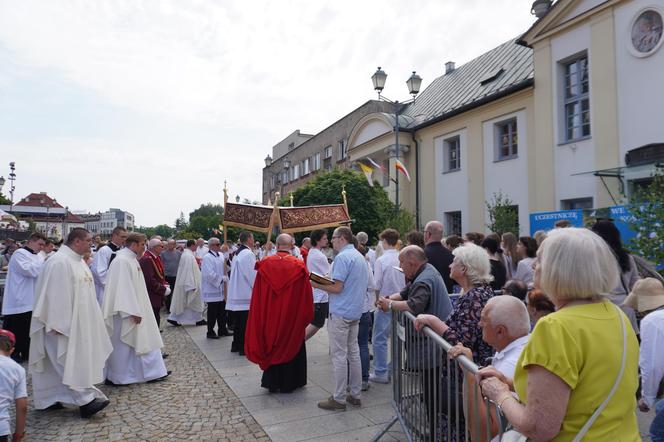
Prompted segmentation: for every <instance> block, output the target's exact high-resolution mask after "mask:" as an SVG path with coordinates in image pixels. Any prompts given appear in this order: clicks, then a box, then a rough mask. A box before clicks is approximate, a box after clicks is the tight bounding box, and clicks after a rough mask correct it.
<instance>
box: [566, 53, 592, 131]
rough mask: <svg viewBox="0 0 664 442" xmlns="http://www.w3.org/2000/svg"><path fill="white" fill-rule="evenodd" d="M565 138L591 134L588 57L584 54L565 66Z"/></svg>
mask: <svg viewBox="0 0 664 442" xmlns="http://www.w3.org/2000/svg"><path fill="white" fill-rule="evenodd" d="M563 67H564V86H565V100H564V106H565V140H566V141H571V140H576V139H579V138H584V137H589V136H590V98H589V96H588V95H589V90H590V88H589V80H588V57H587V56H583V57H581V58H578V59H576V60H574V61H572V62H569V63H566V64H565V65H564V66H563Z"/></svg>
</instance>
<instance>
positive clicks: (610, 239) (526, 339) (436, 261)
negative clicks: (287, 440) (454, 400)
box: [0, 220, 664, 441]
mask: <svg viewBox="0 0 664 442" xmlns="http://www.w3.org/2000/svg"><path fill="white" fill-rule="evenodd" d="M330 233H331V236H329V237H328V235H330ZM376 239H377V243H376V245H375V246H374V247H370V246H369V242H370V241H369V237H368V235H366V234H365V233H364V232H359V233H357V234H356V235H354V234H353V232H352V231H351V229H350V228H349V227H343V226H342V227H337V228H336V229H334V230H333V231H332V232H329V231H327V230H325V229H319V230H314V231H312V232H310V233H309V236H308V237H306V238H304V239H303V240H302V241H301V245H300V246H299V247H298V246H296V244H295V239H294V238H293V236H291V235H289V234H285V233H284V234H281V235H279V236H277V237H276V238H275V241H274V243H272V242H270V241H268V242H266V243H265V244H264V245H263V246H261V245H260V244H258V242H257V241H255V240H254V236H253V234H252V233H251V232H248V231H243V232H241V233H240V234H239V237H238V239H237V242H232V241H226V242H223V241H221V240H220V239H218V238H210V239H209V240H208V241H207V242H206V241H205V240H203V239H202V238H199V239H198V240H189V241H187V242H185V243H184V244H180V245H178V244H177V243H176V241H175V240H173V239H163V238H160V237H153V238H149V239H148V238H146V237H145V236H144V235H142V234H138V233H133V232H128V231H126V230H125V229H123V228H116V229H115V230H114V231H113V233H112V236H111V238H110V240H109V241H108V242H106V243H104V242H102V241H101V240H100V239H98V238H95V239H94V240H93V238H92V236H91V235H90V233H89V232H88V231H87V230H85V229H80V228H76V229H73V230H72V231H71V232H70V234H69V236H68V238H67V239H66V241H65V242H64V243H63V244H62V245H61V246H60V247H59V249H58V250H57V252H56V251H54V250H53V248H52V246H53V245H52V243H51V244H48V243H49V241H48V239H47V238H45V237H44V236H43V235H41V234H39V233H34V234H32V235H31V236H30V238H29V239H28V240H27V242H26V243H25V244H24V245H22V247H16V246H15V245H12V244H8V245H7V247H6V248H5V253H3V258H5V259H6V266H7V270H8V274H7V283H6V288H5V293H4V299H3V303H2V315H3V329H4V330H2V331H0V378H2V379H5V378H6V377H7V376H11V379H14V380H15V381H14V382H13V384H12V383H9V382H0V388H3V389H7V388H12V389H13V390H12V391H11V392H4V391H3V393H2V395H9V394H11V395H12V396H11V397H13V398H16V406H17V413H16V427H15V430H14V434H15V435H18V436H19V438H20V436H21V434H22V433H23V430H24V427H25V413H24V411H23V410H24V409H25V398H26V397H27V392H26V389H25V371H24V370H23V368H22V367H21V366H20V365H18V363H21V362H24V361H27V362H28V368H29V370H30V373H31V375H32V384H33V388H32V394H31V395H32V400H33V402H34V407H35V409H37V410H50V409H57V408H62V407H78V409H79V412H80V415H81V417H83V418H87V417H90V416H92V415H94V414H95V413H97V412H99V411H100V410H102V409H103V408H104V407H106V406H107V405H108V404H109V399H108V398H107V397H106V396H105V395H104V394H103V393H102V392H101V391H100V390H99V389H97V388H96V387H95V385H96V384H99V383H101V382H104V383H105V384H106V385H110V386H116V385H126V384H132V383H138V382H158V381H162V380H165V379H167V377H168V376H169V375H170V373H171V372H170V371H168V370H167V367H166V363H165V361H164V360H165V359H166V358H167V357H168V355H167V354H164V353H163V352H162V348H163V341H162V338H161V334H160V331H161V330H162V329H163V327H164V326H166V324H170V326H173V327H181V326H207V335H206V336H207V338H209V339H220V338H223V337H226V336H229V337H232V338H229V339H232V342H231V346H230V351H231V352H234V353H237V355H238V356H240V357H246V358H247V359H249V360H250V361H252V362H254V363H256V364H258V365H259V366H260V368H261V369H262V370H263V376H262V379H261V386H262V387H264V388H266V389H267V390H268V391H269V392H271V393H274V392H281V393H289V392H292V391H294V390H296V389H298V388H300V387H303V386H304V385H306V382H307V352H306V341H307V340H308V339H310V338H312V337H313V336H314V335H315V334H316V333H317V332H318V331H319V330H320V329H321V328H323V327H324V326H325V323H327V334H328V339H329V350H330V356H331V362H332V367H333V373H332V376H333V378H334V390H333V393H332V395H331V396H330V397H328V398H321V401H320V402H319V403H318V407H319V408H322V409H324V410H329V411H343V410H346V409H347V407H348V406H353V407H360V406H361V405H362V392H364V391H367V390H369V389H370V387H371V384H372V383H379V384H388V383H391V382H393V379H392V376H393V370H394V367H393V365H392V363H391V361H390V351H388V349H389V348H390V345H389V343H390V337H391V334H392V333H393V332H394V331H393V330H392V324H393V315H392V312H393V311H396V312H399V311H407V312H410V313H411V314H412V315H414V316H415V317H416V319H415V321H414V323H413V327H412V330H413V331H412V333H415V334H418V333H422V331H423V329H424V328H428V329H430V330H432V331H433V332H434V333H436V334H438V335H439V336H440V337H442V338H443V339H444V340H446V341H447V342H448V343H450V344H451V345H452V348H451V350H449V354H448V358H450V359H454V358H457V357H459V356H460V355H463V356H465V357H467V358H469V359H471V360H473V361H474V362H475V363H476V364H477V365H479V366H480V367H484V368H482V369H481V370H479V372H478V373H477V374H476V375H475V374H471V373H468V372H467V373H465V375H466V378H467V381H468V382H471V383H476V384H477V386H478V388H477V389H475V390H474V393H471V392H470V390H464V391H461V389H459V390H458V391H452V392H445V391H444V386H445V385H446V383H447V382H446V379H445V376H446V374H445V372H446V370H445V368H446V364H448V363H449V362H448V360H447V358H441V357H438V353H437V352H435V351H433V350H432V346H431V345H427V341H426V340H424V339H421V338H417V336H415V335H414V336H410V337H408V338H407V339H406V340H405V341H404V342H405V345H406V349H405V351H406V355H407V358H408V363H409V369H413V370H416V371H417V373H418V375H419V379H420V385H421V391H422V395H421V401H422V405H423V406H424V407H425V409H426V411H427V415H428V422H429V428H428V429H427V430H426V434H428V435H429V436H430V437H431V438H432V439H440V438H441V434H442V433H441V431H443V430H441V428H440V426H439V425H438V424H437V422H438V421H439V420H440V416H437V415H436V413H439V412H440V410H444V411H445V412H446V413H455V414H456V415H458V417H460V419H461V422H462V423H463V422H465V423H467V424H468V426H469V428H471V427H472V424H473V422H475V421H476V420H478V419H479V420H480V421H481V426H480V427H479V428H487V425H488V427H489V428H491V430H492V433H493V434H492V435H493V436H495V435H496V434H497V433H498V424H499V419H498V418H497V416H496V409H497V410H498V411H500V412H501V413H502V414H503V415H504V416H505V417H506V418H507V421H509V423H510V428H511V430H510V431H512V432H518V433H520V434H522V435H523V436H525V437H527V438H530V439H533V440H540V439H541V440H551V439H554V440H568V439H572V438H574V436H575V435H577V434H585V435H586V437H587V438H589V439H592V440H607V439H612V438H618V439H620V440H638V438H639V432H638V427H637V423H636V414H635V413H636V409H637V399H638V408H639V409H641V410H642V411H648V410H649V409H651V408H652V409H655V410H656V417H655V419H654V421H653V423H652V426H651V429H650V432H651V437H652V439H653V440H655V441H656V440H664V439H662V438H663V437H664V401H662V400H661V398H662V395H663V394H664V391H663V388H662V387H663V386H664V379H663V378H664V359H662V356H661V354H662V352H661V351H658V350H659V349H661V343H662V342H664V316H662V315H664V285H663V284H662V280H661V277H660V278H659V279H658V278H656V277H655V278H653V277H647V278H642V276H644V275H645V276H656V275H657V273H656V272H653V271H652V269H648V268H647V267H644V264H643V260H640V259H639V258H638V257H634V256H632V255H631V254H629V253H628V252H627V251H626V250H625V248H624V247H623V245H622V243H621V241H620V234H619V232H618V230H617V228H616V227H615V225H614V224H613V223H612V222H611V221H606V220H602V221H598V222H596V223H595V224H594V225H593V226H592V228H591V229H580V228H572V227H569V226H567V225H564V223H561V224H560V225H558V226H557V227H556V228H555V229H553V230H551V231H549V232H538V233H537V234H536V235H534V236H533V237H528V236H520V237H519V236H517V235H514V234H512V233H509V232H507V233H503V234H502V235H497V234H495V233H491V234H488V235H484V234H482V233H479V232H469V233H466V234H465V235H464V236H463V237H460V236H456V235H451V236H445V235H444V231H443V225H442V224H441V223H440V222H438V221H430V222H428V223H427V224H426V225H425V227H424V229H423V230H422V231H421V232H418V231H412V232H407V233H405V234H404V232H398V231H396V230H394V229H389V228H388V229H386V230H384V231H383V232H381V233H380V235H379V237H378V238H376ZM329 245H331V247H329ZM644 269H645V271H644ZM164 312H165V313H166V315H168V316H166V318H165V321H162V315H163V314H164ZM639 348H640V351H639ZM10 357H11V359H13V361H12V360H11V359H10ZM17 373H18V375H17ZM480 391H481V394H480V393H479V392H480ZM450 394H451V395H452V396H454V395H457V396H458V397H459V399H460V402H464V401H465V402H466V403H475V404H477V406H479V407H480V408H481V407H483V406H484V401H483V398H488V399H489V400H491V401H492V402H493V403H494V404H495V406H496V409H493V410H492V411H491V412H490V413H489V419H490V422H487V420H486V413H484V412H481V413H480V414H479V415H476V414H473V415H468V416H465V415H464V412H463V409H455V410H451V409H449V407H448V406H446V405H444V404H441V401H444V400H445V397H446V396H448V395H450ZM658 399H659V401H658ZM2 407H4V408H2ZM0 408H2V409H0V433H2V432H3V431H4V432H5V434H10V433H7V431H9V427H8V425H7V426H3V422H5V421H8V419H9V414H8V411H7V404H0ZM469 409H471V408H466V410H469ZM3 419H4V420H3ZM438 423H439V422H438ZM0 436H2V434H0ZM454 437H455V438H461V437H462V435H456V434H455V435H454ZM471 437H472V439H473V440H475V439H476V438H477V439H480V437H479V436H478V435H475V434H473V431H472V430H471Z"/></svg>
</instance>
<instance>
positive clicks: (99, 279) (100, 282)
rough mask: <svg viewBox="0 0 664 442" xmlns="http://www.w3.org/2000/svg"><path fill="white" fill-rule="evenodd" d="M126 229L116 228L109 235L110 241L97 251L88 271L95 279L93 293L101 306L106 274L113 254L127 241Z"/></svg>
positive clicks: (113, 256)
mask: <svg viewBox="0 0 664 442" xmlns="http://www.w3.org/2000/svg"><path fill="white" fill-rule="evenodd" d="M127 235H128V233H127V229H125V228H124V227H120V226H117V227H116V228H114V229H113V232H112V233H111V240H110V241H109V242H108V243H107V244H106V245H104V246H102V247H101V248H99V249H98V250H97V253H95V256H94V258H93V259H92V264H90V269H91V270H92V276H93V277H94V278H95V291H96V292H97V302H98V303H99V305H101V304H102V303H103V302H104V287H105V286H106V272H108V267H109V266H110V265H111V261H113V258H115V254H116V253H117V251H118V250H120V249H121V248H122V247H123V246H124V243H125V240H126V239H127Z"/></svg>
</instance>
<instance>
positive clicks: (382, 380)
mask: <svg viewBox="0 0 664 442" xmlns="http://www.w3.org/2000/svg"><path fill="white" fill-rule="evenodd" d="M369 380H370V381H371V382H375V383H377V384H389V383H390V379H389V378H388V377H387V376H376V375H375V374H374V373H371V374H369Z"/></svg>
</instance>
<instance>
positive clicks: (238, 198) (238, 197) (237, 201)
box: [235, 195, 240, 203]
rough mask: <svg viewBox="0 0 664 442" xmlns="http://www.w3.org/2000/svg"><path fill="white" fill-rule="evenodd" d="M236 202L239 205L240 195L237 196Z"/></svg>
mask: <svg viewBox="0 0 664 442" xmlns="http://www.w3.org/2000/svg"><path fill="white" fill-rule="evenodd" d="M235 202H236V203H239V202H240V195H235Z"/></svg>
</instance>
